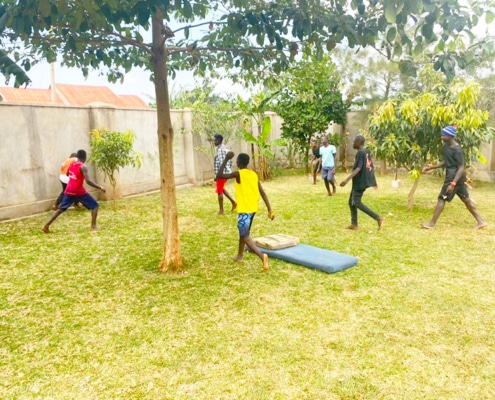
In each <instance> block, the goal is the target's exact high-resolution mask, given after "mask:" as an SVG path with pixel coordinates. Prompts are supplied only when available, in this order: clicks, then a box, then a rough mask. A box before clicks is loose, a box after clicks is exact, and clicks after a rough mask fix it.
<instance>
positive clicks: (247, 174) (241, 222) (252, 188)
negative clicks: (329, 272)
mask: <svg viewBox="0 0 495 400" xmlns="http://www.w3.org/2000/svg"><path fill="white" fill-rule="evenodd" d="M232 158H234V153H233V152H231V151H229V152H228V153H227V155H226V156H225V159H224V160H223V163H222V165H221V166H220V168H219V169H218V173H217V176H216V178H217V179H231V178H235V197H236V200H237V227H238V228H239V250H238V252H237V256H236V257H234V260H235V261H237V262H244V260H243V255H244V247H245V246H247V247H249V250H251V251H252V252H253V253H254V254H256V255H257V256H258V257H259V258H260V259H261V261H262V262H263V270H264V271H265V272H266V271H268V254H263V253H262V252H261V251H260V250H259V249H258V247H256V245H255V244H254V242H253V240H252V239H251V237H250V236H249V234H250V232H251V226H252V224H253V219H254V216H255V214H256V212H257V211H258V203H259V200H260V197H261V198H262V199H263V201H264V202H265V204H266V208H267V209H268V218H270V219H274V218H275V214H274V212H273V211H272V208H271V207H270V202H269V201H268V196H267V195H266V193H265V191H264V190H263V186H261V182H260V181H259V179H258V175H257V174H256V172H254V171H252V170H250V169H248V167H247V166H248V164H249V156H248V155H247V154H245V153H240V154H239V155H238V156H237V167H238V168H239V170H238V171H234V172H231V173H228V174H226V173H224V169H225V165H226V164H227V162H228V161H229V160H231V159H232Z"/></svg>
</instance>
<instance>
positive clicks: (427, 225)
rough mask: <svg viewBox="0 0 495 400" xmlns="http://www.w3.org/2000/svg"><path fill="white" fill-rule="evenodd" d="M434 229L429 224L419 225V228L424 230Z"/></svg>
mask: <svg viewBox="0 0 495 400" xmlns="http://www.w3.org/2000/svg"><path fill="white" fill-rule="evenodd" d="M434 227H435V225H432V224H430V223H427V224H421V228H425V229H433V228H434Z"/></svg>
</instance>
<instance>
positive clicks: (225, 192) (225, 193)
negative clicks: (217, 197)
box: [223, 189, 237, 211]
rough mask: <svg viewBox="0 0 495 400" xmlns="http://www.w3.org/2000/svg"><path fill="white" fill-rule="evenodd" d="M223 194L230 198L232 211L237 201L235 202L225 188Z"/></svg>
mask: <svg viewBox="0 0 495 400" xmlns="http://www.w3.org/2000/svg"><path fill="white" fill-rule="evenodd" d="M223 194H224V195H225V197H227V199H229V200H230V203H231V204H232V209H231V211H234V210H235V209H236V208H237V203H236V202H235V200H234V198H233V197H232V196H231V195H230V194H229V192H227V191H226V190H225V189H224V191H223Z"/></svg>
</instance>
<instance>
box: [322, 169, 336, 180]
mask: <svg viewBox="0 0 495 400" xmlns="http://www.w3.org/2000/svg"><path fill="white" fill-rule="evenodd" d="M333 169H334V167H332V168H322V169H321V177H322V178H323V179H324V180H327V181H333V179H334V177H335V174H334V173H333Z"/></svg>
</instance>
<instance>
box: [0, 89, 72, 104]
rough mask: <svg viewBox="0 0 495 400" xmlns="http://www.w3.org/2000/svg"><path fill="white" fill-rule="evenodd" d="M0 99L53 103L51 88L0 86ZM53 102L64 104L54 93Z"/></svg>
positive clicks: (15, 101) (9, 101)
mask: <svg viewBox="0 0 495 400" xmlns="http://www.w3.org/2000/svg"><path fill="white" fill-rule="evenodd" d="M0 101H1V102H7V103H22V104H53V103H52V91H51V89H25V88H22V89H17V88H13V87H0ZM55 104H58V105H63V104H64V102H63V101H62V99H61V98H60V97H59V96H57V94H56V93H55Z"/></svg>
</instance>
